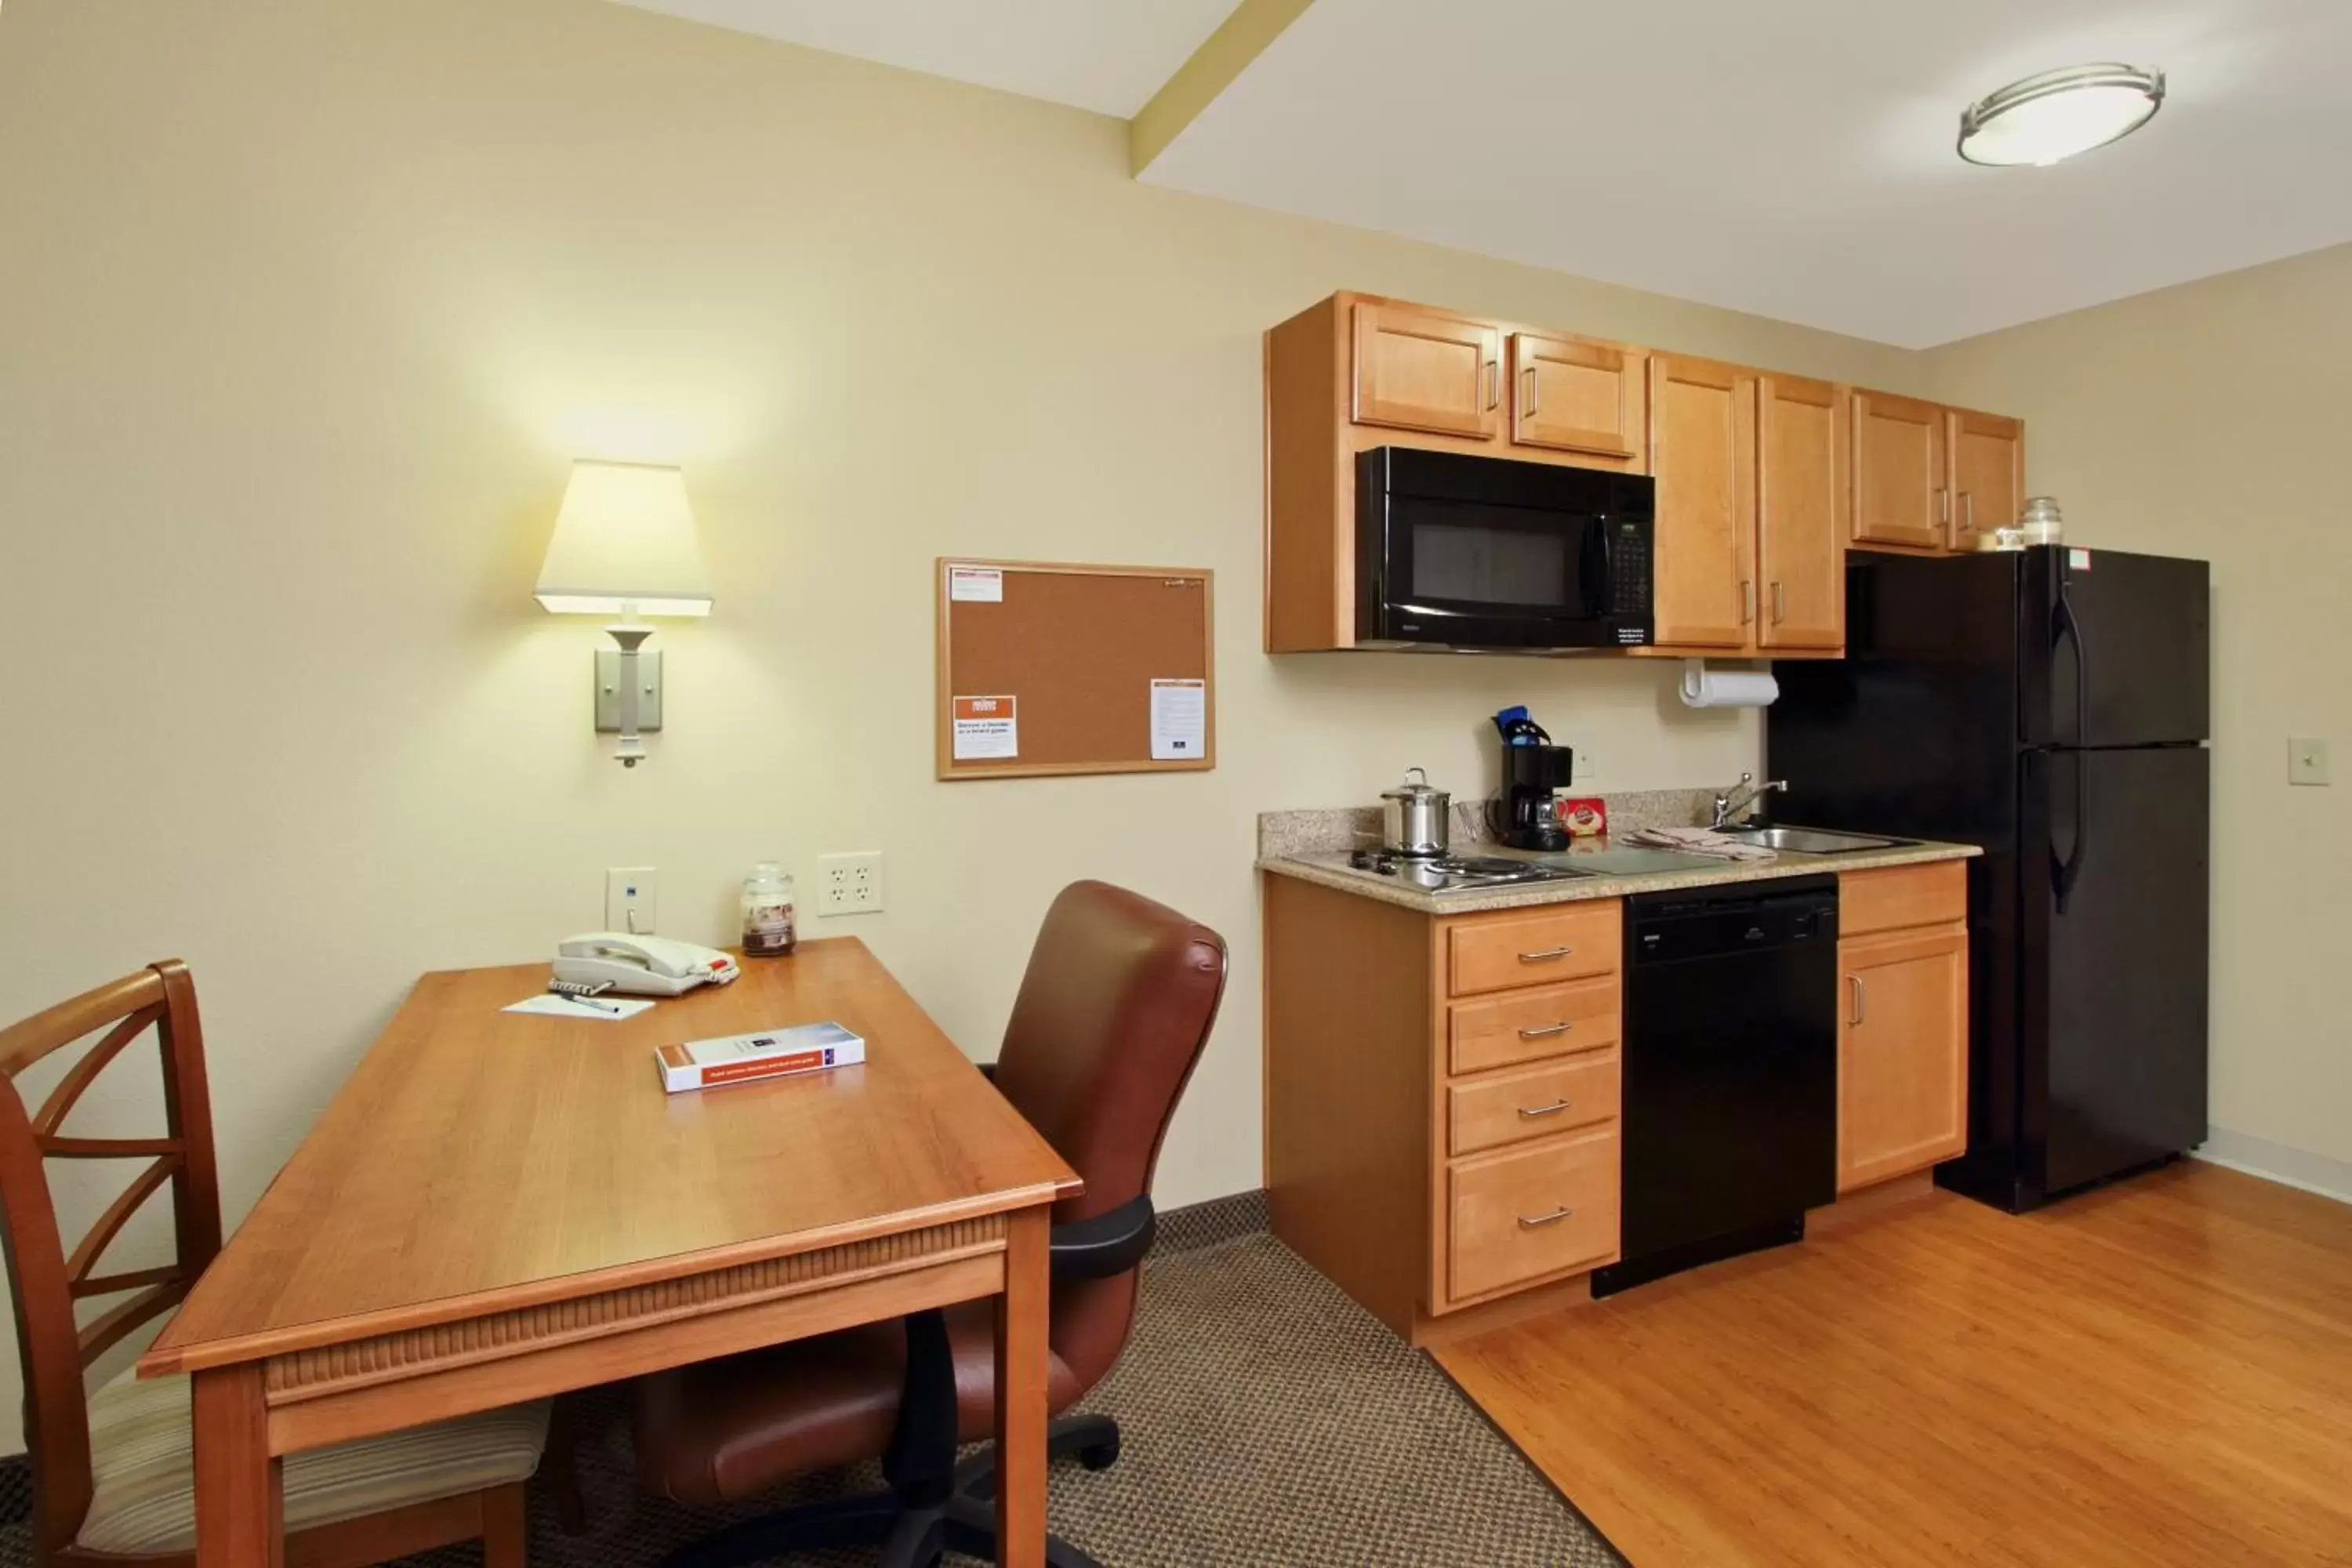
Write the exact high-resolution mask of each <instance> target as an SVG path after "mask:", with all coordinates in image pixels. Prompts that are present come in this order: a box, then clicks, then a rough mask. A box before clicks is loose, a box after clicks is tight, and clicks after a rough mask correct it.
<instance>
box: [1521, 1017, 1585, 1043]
mask: <svg viewBox="0 0 2352 1568" xmlns="http://www.w3.org/2000/svg"><path fill="white" fill-rule="evenodd" d="M1574 1027H1576V1020H1575V1019H1573V1018H1564V1019H1562V1020H1561V1021H1560V1022H1559V1023H1557V1024H1546V1025H1544V1026H1542V1027H1541V1028H1538V1029H1521V1030H1520V1031H1519V1038H1521V1039H1523V1040H1542V1039H1549V1037H1552V1036H1554V1035H1565V1034H1566V1033H1568V1032H1569V1031H1570V1029H1573V1028H1574Z"/></svg>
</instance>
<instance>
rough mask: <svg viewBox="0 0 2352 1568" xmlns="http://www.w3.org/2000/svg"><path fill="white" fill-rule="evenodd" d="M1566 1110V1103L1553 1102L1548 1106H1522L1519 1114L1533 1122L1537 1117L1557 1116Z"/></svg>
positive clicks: (1561, 1101)
mask: <svg viewBox="0 0 2352 1568" xmlns="http://www.w3.org/2000/svg"><path fill="white" fill-rule="evenodd" d="M1567 1109H1568V1101H1566V1100H1553V1101H1552V1102H1551V1103H1550V1104H1549V1105H1522V1106H1520V1107H1519V1114H1520V1115H1521V1116H1524V1117H1526V1118H1527V1119H1528V1121H1534V1120H1535V1119H1536V1118H1537V1117H1538V1116H1558V1115H1559V1113H1560V1112H1561V1111H1563V1110H1567Z"/></svg>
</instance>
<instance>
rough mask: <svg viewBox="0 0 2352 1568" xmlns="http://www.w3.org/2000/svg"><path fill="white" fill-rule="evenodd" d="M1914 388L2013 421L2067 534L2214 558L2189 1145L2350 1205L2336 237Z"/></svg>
mask: <svg viewBox="0 0 2352 1568" xmlns="http://www.w3.org/2000/svg"><path fill="white" fill-rule="evenodd" d="M1928 363H1929V366H1930V372H1931V379H1932V383H1933V388H1934V391H1935V392H1936V394H1937V395H1939V396H1944V397H1948V398H1950V399H1952V400H1953V401H1955V402H1960V403H1968V404H1974V405H1979V406H1983V407H1990V408H1997V409H1999V410H2000V411H2001V412H2003V413H2007V414H2014V415H2018V416H2022V417H2023V418H2024V419H2025V421H2026V427H2027V439H2026V462H2027V468H2028V475H2027V478H2028V486H2027V488H2028V489H2030V490H2031V491H2032V492H2033V493H2035V494H2047V495H2053V496H2056V497H2057V498H2058V499H2059V500H2060V502H2061V504H2062V505H2063V507H2064V509H2065V517H2066V531H2067V537H2068V539H2069V541H2070V542H2075V543H2079V544H2085V545H2090V546H2093V547H2102V546H2104V547H2106V548H2110V549H2116V550H2138V551H2147V552H2154V553H2158V554H2171V555H2193V556H2203V557H2205V558H2207V559H2209V560H2210V561H2211V562H2212V563H2213V626H2214V637H2213V681H2214V684H2213V708H2214V717H2213V752H2214V757H2213V783H2214V797H2213V863H2214V874H2213V922H2214V934H2213V1013H2212V1023H2213V1080H2212V1084H2213V1089H2212V1092H2213V1104H2212V1119H2213V1123H2214V1127H2215V1130H2216V1131H2215V1136H2214V1139H2213V1141H2212V1142H2211V1143H2210V1144H2209V1145H2208V1149H2209V1152H2214V1153H2218V1154H2221V1155H2222V1156H2223V1157H2226V1158H2230V1159H2232V1160H2236V1161H2242V1162H2245V1163H2252V1164H2253V1165H2255V1166H2257V1167H2259V1168H2263V1169H2265V1170H2268V1171H2270V1172H2272V1173H2276V1174H2281V1175H2285V1176H2288V1177H2291V1178H2293V1179H2296V1180H2300V1181H2304V1182H2308V1183H2311V1184H2316V1185H2321V1186H2325V1187H2328V1188H2331V1189H2332V1190H2334V1191H2336V1192H2337V1193H2338V1194H2343V1195H2346V1196H2347V1197H2352V1028H2347V1025H2346V1022H2345V1019H2346V1016H2347V1004H2352V911H2347V889H2352V794H2347V790H2352V774H2347V775H2344V776H2342V777H2340V779H2339V783H2338V784H2337V785H2336V787H2332V788H2328V789H2306V788H2290V787H2289V786H2288V784H2287V778H2286V768H2287V739H2288V737H2289V736H2291V735H2315V736H2322V737H2333V738H2334V740H2335V742H2336V745H2335V753H2336V766H2337V768H2338V769H2339V770H2341V769H2347V768H2352V681H2347V671H2352V598H2347V585H2352V487H2347V471H2352V469H2347V433H2352V247H2338V248H2336V249H2332V250H2325V251H2319V252H2316V253H2315V254H2312V255H2309V256H2304V257H2299V258H2295V259H2294V260H2291V261H2284V262H2279V263H2276V264H2273V265H2272V266H2268V267H2258V268H2250V269H2248V270H2246V271H2242V272H2233V273H2230V274H2228V275H2226V276H2223V277H2220V278H2211V279H2206V280H2204V281H2203V282H2200V283H2191V284H2188V285H2185V286H2183V287H2181V288H2178V289H2165V290H2163V291H2161V292H2158V293H2154V294H2145V295H2141V296H2139V297H2137V298H2136V299H2131V300H2122V301H2119V302H2117V303H2116V304H2112V305H2106V306H2102V307H2100V308H2098V309H2095V310H2082V311H2077V312H2075V313H2074V314H2072V315H2066V316H2061V317H2057V318H2055V319H2053V320H2051V321H2041V322H2036V323H2033V324H2032V325H2029V326H2023V327H2017V328H2013V329H2011V330H2010V331H2003V332H1996V333H1992V334H1990V335H1988V336H1985V337H1981V338H1976V339H1972V340H1969V341H1968V342H1961V343H1956V344H1952V345H1950V346H1948V347H1947V348H1944V349H1940V350H1937V351H1935V352H1934V353H1931V354H1930V355H1929V356H1928Z"/></svg>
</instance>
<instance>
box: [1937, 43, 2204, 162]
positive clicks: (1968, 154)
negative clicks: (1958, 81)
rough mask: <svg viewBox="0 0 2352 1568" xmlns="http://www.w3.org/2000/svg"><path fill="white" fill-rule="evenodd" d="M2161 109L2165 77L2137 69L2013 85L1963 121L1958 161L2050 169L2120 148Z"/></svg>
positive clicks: (2097, 69)
mask: <svg viewBox="0 0 2352 1568" xmlns="http://www.w3.org/2000/svg"><path fill="white" fill-rule="evenodd" d="M2163 102H2164V73H2163V72H2162V71H2156V70H2141V69H2139V68H2137V67H2135V66H2125V65H2095V66H2069V67H2068V68H2066V69H2064V70H2055V71H2044V72H2042V74H2041V75H2040V76H2030V77H2027V78H2026V79H2024V80H2023V81H2013V82H2011V83H2010V84H2009V85H2008V86H2007V87H2005V88H2002V89H2000V91H1999V92H1996V93H1991V94H1990V95H1988V96H1986V97H1984V98H1980V99H1979V100H1977V101H1976V102H1974V103H1972V104H1970V105H1969V107H1968V108H1967V109H1966V110H1963V111H1962V113H1961V115H1960V156H1961V157H1963V158H1965V159H1967V160H1968V161H1969V163H1990V164H1994V165H1996V166H2002V167H2006V166H2009V165H2012V164H2018V163H2031V164H2032V165H2034V166H2035V167H2036V168H2044V169H2046V168H2048V167H2049V166H2050V165H2051V164H2053V163H2056V162H2058V160H2059V159H2061V158H2071V157H2073V156H2074V154H2075V153H2087V152H2089V151H2090V150H2091V149H2092V148H2094V147H2104V146H2105V145H2106V144H2107V143H2108V142H2115V141H2119V140H2121V139H2122V138H2124V137H2126V136H2128V135H2130V134H2131V133H2132V132H2135V131H2137V130H2138V129H2139V128H2140V127H2141V126H2143V125H2145V124H2147V122H2148V121H2149V120H2150V119H2151V118H2153V117H2154V115H2155V113H2156V111H2157V110H2158V107H2159V106H2160V105H2161V104H2162V103H2163Z"/></svg>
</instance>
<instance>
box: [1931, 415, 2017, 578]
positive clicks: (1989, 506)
mask: <svg viewBox="0 0 2352 1568" xmlns="http://www.w3.org/2000/svg"><path fill="white" fill-rule="evenodd" d="M1944 436H1945V439H1946V440H1947V441H1948V442H1949V443H1950V444H1951V449H1952V492H1953V493H1952V548H1953V549H1955V550H1974V549H1975V548H1976V540H1977V535H1978V534H1979V533H1990V532H1991V531H1993V530H1995V529H1997V528H2011V527H2014V526H2015V525H2016V522H2017V514H2018V512H2019V511H2020V510H2022V509H2023V508H2024V505H2025V426H2024V424H2023V422H2022V421H2020V420H2016V419H2004V418H2002V417H2001V416H2000V415H1998V414H1970V413H1968V412H1966V411H1965V410H1962V409H1958V408H1954V409H1950V410H1948V411H1947V413H1946V415H1945V426H1944Z"/></svg>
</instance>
